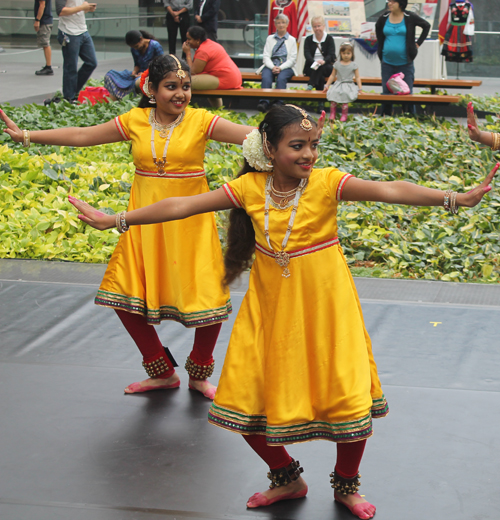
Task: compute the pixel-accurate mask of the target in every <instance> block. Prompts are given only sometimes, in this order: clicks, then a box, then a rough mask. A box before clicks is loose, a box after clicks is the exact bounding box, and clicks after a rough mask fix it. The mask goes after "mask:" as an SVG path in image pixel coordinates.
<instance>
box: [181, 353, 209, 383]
mask: <svg viewBox="0 0 500 520" xmlns="http://www.w3.org/2000/svg"><path fill="white" fill-rule="evenodd" d="M185 368H186V372H187V373H188V374H189V375H190V377H191V378H192V379H199V380H202V379H208V378H209V377H210V376H211V375H212V374H213V373H214V368H215V361H212V362H211V363H210V364H208V365H199V364H198V363H195V362H194V361H193V360H192V359H191V358H190V357H188V358H187V360H186V366H185Z"/></svg>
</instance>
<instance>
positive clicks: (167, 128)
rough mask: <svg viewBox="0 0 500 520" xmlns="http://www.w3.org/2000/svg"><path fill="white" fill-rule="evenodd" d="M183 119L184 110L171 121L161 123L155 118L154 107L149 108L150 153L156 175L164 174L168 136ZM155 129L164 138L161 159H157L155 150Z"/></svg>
mask: <svg viewBox="0 0 500 520" xmlns="http://www.w3.org/2000/svg"><path fill="white" fill-rule="evenodd" d="M183 119H184V112H182V113H181V114H179V116H178V117H177V118H176V119H175V121H172V122H171V123H169V124H168V125H161V124H160V123H158V121H157V120H156V110H155V109H154V108H152V109H151V111H150V113H149V124H150V125H151V153H152V155H153V162H154V163H155V165H156V166H157V168H158V175H165V166H166V164H167V150H168V145H169V143H170V137H171V136H172V132H173V131H174V128H175V127H176V126H178V125H180V124H181V123H182V120H183ZM155 130H158V132H159V133H160V137H161V138H162V139H166V141H165V147H164V148H163V157H162V158H161V159H157V157H156V150H155Z"/></svg>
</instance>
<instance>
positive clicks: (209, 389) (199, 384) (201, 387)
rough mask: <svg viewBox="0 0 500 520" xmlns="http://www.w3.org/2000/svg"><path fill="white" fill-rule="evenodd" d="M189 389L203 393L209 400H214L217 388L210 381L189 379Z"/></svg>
mask: <svg viewBox="0 0 500 520" xmlns="http://www.w3.org/2000/svg"><path fill="white" fill-rule="evenodd" d="M189 388H191V390H197V391H198V392H200V393H202V394H203V395H204V396H205V397H206V398H207V399H211V400H212V401H213V400H214V397H215V392H217V387H216V386H214V385H213V384H212V383H211V382H210V381H209V380H208V379H192V378H191V377H190V378H189Z"/></svg>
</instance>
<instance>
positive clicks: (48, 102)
mask: <svg viewBox="0 0 500 520" xmlns="http://www.w3.org/2000/svg"><path fill="white" fill-rule="evenodd" d="M60 102H61V98H60V97H59V96H54V97H52V98H47V99H44V100H43V104H44V105H45V106H46V107H47V106H49V105H51V104H52V103H60Z"/></svg>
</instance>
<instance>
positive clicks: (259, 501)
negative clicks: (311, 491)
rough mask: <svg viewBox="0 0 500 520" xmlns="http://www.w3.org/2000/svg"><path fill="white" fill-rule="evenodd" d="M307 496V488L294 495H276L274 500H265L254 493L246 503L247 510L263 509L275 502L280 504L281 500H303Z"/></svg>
mask: <svg viewBox="0 0 500 520" xmlns="http://www.w3.org/2000/svg"><path fill="white" fill-rule="evenodd" d="M306 495H307V486H306V488H305V489H301V490H300V491H296V492H295V493H285V494H284V495H278V496H276V497H274V498H267V497H266V496H264V495H263V494H262V493H255V495H252V496H251V497H250V498H249V499H248V502H247V507H248V508H254V507H265V506H270V505H271V504H274V503H275V502H280V501H281V500H291V499H293V498H304V497H305V496H306Z"/></svg>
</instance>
